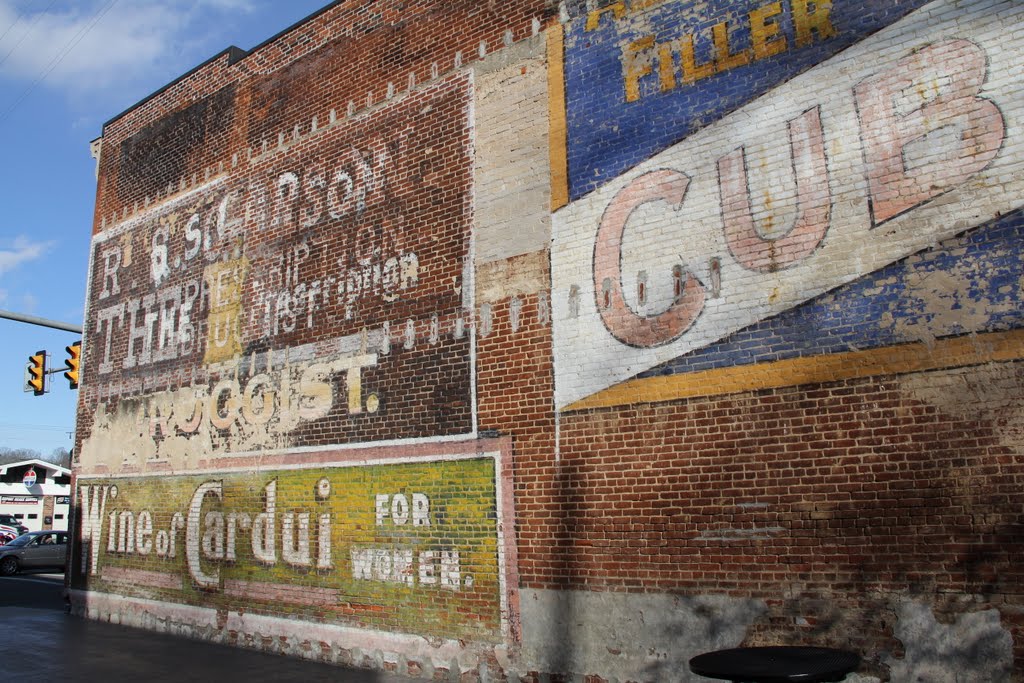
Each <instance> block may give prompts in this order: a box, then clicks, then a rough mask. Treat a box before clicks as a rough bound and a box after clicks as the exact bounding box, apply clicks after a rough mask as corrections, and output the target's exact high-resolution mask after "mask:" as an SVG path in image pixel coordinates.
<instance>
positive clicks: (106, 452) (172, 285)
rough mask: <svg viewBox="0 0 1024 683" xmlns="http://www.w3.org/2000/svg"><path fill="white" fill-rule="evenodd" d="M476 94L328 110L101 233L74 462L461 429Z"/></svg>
mask: <svg viewBox="0 0 1024 683" xmlns="http://www.w3.org/2000/svg"><path fill="white" fill-rule="evenodd" d="M468 87H469V86H468V82H467V78H466V77H465V76H456V77H451V78H448V79H443V80H440V81H438V82H437V83H436V84H433V85H431V86H429V87H425V88H422V89H420V90H418V91H417V92H415V93H413V94H410V95H409V96H408V97H404V98H402V99H401V100H400V101H396V102H395V103H393V104H387V105H385V106H383V107H382V108H381V109H379V110H377V111H375V112H374V113H373V116H372V117H352V118H349V117H341V118H339V117H336V116H335V114H334V112H333V111H332V113H331V116H330V117H329V118H328V119H327V120H324V121H323V122H322V123H320V124H319V125H318V124H317V123H316V122H315V121H314V124H313V130H312V131H309V130H307V131H306V134H304V135H303V136H302V137H301V138H300V137H299V136H298V135H297V133H296V136H294V137H288V136H285V135H283V134H282V135H281V136H280V137H279V138H278V139H277V140H274V141H273V144H267V143H266V142H265V144H264V147H263V148H262V150H261V149H256V150H255V152H254V151H253V150H250V156H251V158H239V155H238V154H236V155H234V156H233V157H232V160H231V164H230V166H229V167H225V165H224V164H222V165H221V166H220V167H218V168H214V169H213V173H212V174H209V169H208V175H209V177H208V178H204V179H200V180H199V181H198V182H195V184H194V185H193V186H190V187H189V188H187V189H183V190H182V191H181V192H179V193H178V194H176V195H173V196H171V197H170V198H169V199H168V200H167V201H164V202H161V204H160V205H159V208H153V209H151V210H146V207H145V206H142V207H141V208H140V211H139V213H138V214H137V215H134V216H132V217H129V218H127V219H126V220H124V221H122V222H121V223H119V224H117V225H114V226H110V227H109V228H108V229H106V230H105V231H103V232H101V233H99V235H98V236H97V237H96V238H95V240H94V246H93V257H92V260H93V276H92V280H91V294H90V301H91V302H92V304H91V308H90V312H89V320H88V327H89V332H90V335H91V337H90V343H91V344H90V349H89V354H90V355H89V362H88V363H87V364H86V366H85V369H86V372H87V373H88V376H87V378H86V381H85V382H83V387H84V388H85V390H86V391H88V393H89V395H90V396H91V397H92V398H93V399H94V401H85V402H83V406H85V407H86V409H87V410H93V406H95V407H94V410H95V412H94V413H92V414H90V415H89V416H88V418H87V419H85V420H82V424H83V425H85V426H86V431H87V433H86V435H85V440H84V442H83V444H82V456H83V458H84V459H85V460H86V461H88V462H91V463H98V464H105V465H107V466H108V467H110V468H111V469H119V468H122V467H124V466H126V465H127V466H135V467H148V466H156V467H159V466H161V465H164V466H166V465H170V466H172V467H175V468H180V467H189V466H193V467H194V466H195V464H196V462H195V459H196V458H197V457H199V455H202V456H203V457H210V456H216V455H224V454H230V453H239V452H251V451H267V450H274V449H284V448H292V447H325V446H329V445H335V444H349V443H363V442H380V441H396V440H399V441H400V440H408V439H422V438H433V437H446V436H453V435H467V434H471V433H472V432H473V429H474V423H473V401H472V395H473V380H472V353H471V347H472V336H473V328H472V325H471V324H469V323H467V318H466V316H467V312H468V311H471V310H472V287H470V286H467V283H466V277H467V276H466V272H465V268H466V267H467V265H466V264H467V263H468V259H469V255H470V248H471V242H470V194H469V187H470V182H471V170H472V162H471V157H470V140H469V128H468V126H469V120H468V117H469V104H468V99H469V95H468ZM193 180H195V179H193ZM174 190H176V188H174V187H172V188H170V191H172V192H173V191H174ZM146 203H148V200H147V202H146Z"/></svg>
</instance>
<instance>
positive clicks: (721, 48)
mask: <svg viewBox="0 0 1024 683" xmlns="http://www.w3.org/2000/svg"><path fill="white" fill-rule="evenodd" d="M711 31H712V35H713V36H714V40H715V65H716V67H717V69H718V70H719V71H728V70H729V69H735V68H736V67H738V66H745V65H747V64H749V63H750V50H743V51H742V52H737V53H736V54H732V53H731V52H730V51H729V25H728V23H727V22H724V21H723V22H720V23H717V24H715V25H714V27H713V28H712V29H711Z"/></svg>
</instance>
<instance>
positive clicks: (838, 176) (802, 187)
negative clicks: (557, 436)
mask: <svg viewBox="0 0 1024 683" xmlns="http://www.w3.org/2000/svg"><path fill="white" fill-rule="evenodd" d="M991 4H992V3H989V2H979V3H959V2H953V1H950V0H938V1H936V2H930V3H921V2H902V3H871V2H869V3H848V2H842V1H841V0H837V1H836V2H833V3H810V2H803V1H800V2H797V1H794V2H774V3H753V2H713V3H699V4H697V5H694V4H692V3H682V2H642V3H641V2H632V3H625V2H621V3H613V4H611V5H609V6H608V7H606V8H604V9H600V10H595V11H592V12H590V13H587V14H584V15H582V16H580V17H579V18H577V19H575V20H574V21H573V22H572V23H571V24H570V26H569V28H568V29H567V32H566V39H565V70H566V88H567V91H566V102H567V111H566V116H567V123H568V153H567V158H568V169H569V186H568V189H569V193H570V197H574V198H576V199H575V201H572V202H571V203H570V204H569V205H568V206H566V207H565V208H563V209H561V210H559V211H558V212H556V213H555V215H554V219H553V243H554V246H553V249H552V264H553V265H552V272H553V275H552V282H553V287H552V303H553V307H552V310H553V312H554V321H555V328H554V338H555V359H556V363H555V368H556V403H557V405H558V406H559V408H562V409H565V408H582V407H587V406H596V405H614V404H620V403H628V402H633V401H636V400H659V399H667V398H674V397H684V396H692V395H701V394H703V395H709V394H711V395H713V394H716V393H726V392H730V391H740V390H744V389H750V388H758V387H764V386H777V385H784V384H793V383H800V382H806V381H821V380H828V379H836V378H841V377H844V376H857V374H858V373H870V372H878V371H901V370H902V371H906V370H910V369H926V368H929V367H943V366H947V365H956V364H963V363H965V362H966V363H970V362H984V361H987V360H992V359H998V358H1007V357H1017V356H1019V350H1020V348H1021V344H1020V339H1019V337H1018V335H1017V333H1016V332H1015V330H1017V329H1018V328H1020V327H1022V325H1024V319H1022V316H1021V313H1020V310H1021V309H1020V306H1019V301H1020V283H1021V282H1022V281H1024V270H1022V268H1021V265H1020V263H1021V259H1020V256H1021V250H1020V240H1019V234H1020V231H1021V229H1022V227H1024V222H1022V220H1021V218H1020V214H1019V212H1018V209H1019V208H1020V206H1021V204H1022V203H1024V201H1022V200H1021V197H1022V196H1024V192H1022V190H1024V186H1022V185H1021V181H1020V180H1019V178H1020V177H1021V173H1020V171H1021V154H1020V153H1019V151H1018V150H1019V147H1018V145H1019V144H1020V142H1021V140H1022V133H1021V127H1020V126H1021V117H1022V115H1024V101H1022V100H1021V98H1020V96H1019V82H1018V81H1017V79H1015V78H1014V76H1013V74H1014V66H1013V65H1014V64H1017V63H1019V61H1020V60H1021V59H1022V57H1024V49H1022V47H1021V44H1020V41H1019V40H1014V39H1013V38H1012V36H1009V35H1007V33H1006V32H1005V30H1004V26H1005V25H1007V24H1015V23H1018V22H1020V21H1021V20H1022V17H1021V13H1022V10H1021V9H1020V8H1018V7H1005V5H1004V6H1003V9H1002V11H1001V12H996V11H995V10H994V9H993V8H992V7H991V6H990V5H991ZM876 5H877V6H876ZM882 5H884V6H885V7H884V8H883V7H882ZM598 74H604V76H605V77H598ZM613 74H614V76H615V78H612V75H613ZM584 81H585V83H586V86H585V87H584ZM712 94H714V97H711V95H712ZM720 95H721V97H720ZM593 98H598V99H599V100H600V101H601V102H603V103H604V104H603V105H602V106H597V107H595V106H594V101H595V100H594V99H593ZM595 116H600V117H601V118H600V119H596V118H594V117H595ZM638 126H639V127H642V128H643V131H644V132H643V133H641V132H640V130H639V128H638ZM583 131H589V132H586V133H584V132H583ZM593 135H601V136H602V142H601V144H591V143H592V142H593V141H592V140H590V138H589V137H588V136H593ZM639 140H645V141H646V142H645V143H644V145H640V144H637V141H639ZM963 335H985V336H981V337H977V338H976V339H975V338H974V337H972V338H971V340H969V341H968V340H962V339H961V337H962V336H963Z"/></svg>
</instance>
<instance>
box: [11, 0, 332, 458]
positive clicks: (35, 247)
mask: <svg viewBox="0 0 1024 683" xmlns="http://www.w3.org/2000/svg"><path fill="white" fill-rule="evenodd" d="M326 4H328V2H327V0H287V1H282V0H194V1H192V2H185V1H184V0H0V132H2V137H0V150H2V152H0V153H2V157H3V161H2V163H0V200H2V207H3V210H2V213H0V310H5V311H13V312H16V313H21V314H24V315H32V316H37V317H41V318H47V319H51V320H58V321H61V322H66V323H71V324H75V325H81V324H82V313H83V308H84V305H85V280H86V270H87V268H88V259H89V240H90V236H91V232H92V212H93V205H94V202H95V191H96V178H95V162H94V161H93V159H92V158H91V157H90V154H89V143H90V141H92V140H94V139H95V138H97V137H99V136H100V135H101V134H102V126H103V123H104V122H105V121H107V120H109V119H110V118H112V117H113V116H115V115H116V114H118V113H120V112H121V111H123V110H125V109H127V108H129V107H131V106H132V105H133V104H135V103H136V102H138V101H139V100H141V99H142V98H144V97H146V96H147V95H149V94H150V93H152V92H153V91H155V90H157V89H159V88H161V87H162V86H164V85H166V84H167V83H169V82H170V81H172V80H174V79H175V78H177V77H178V76H180V75H181V74H183V73H185V72H186V71H188V70H189V69H191V68H192V67H194V66H196V65H198V64H200V63H201V62H204V61H205V60H207V59H209V58H210V57H212V56H213V55H214V54H216V53H217V52H220V51H221V50H223V49H224V48H226V47H228V46H229V45H235V46H237V47H240V48H242V49H245V50H247V49H250V48H252V47H255V46H256V45H258V44H259V43H261V42H263V41H264V40H266V39H267V38H270V37H271V36H273V35H274V34H276V33H278V32H279V31H281V30H283V29H285V28H287V27H289V26H291V25H292V24H294V23H295V22H297V21H299V20H301V19H303V18H305V17H306V16H308V15H310V14H312V13H313V12H315V11H317V10H318V9H320V8H321V7H323V6H324V5H326ZM78 338H79V336H78V335H76V334H74V333H71V332H61V331H57V330H51V329H47V328H43V327H37V326H34V325H27V324H24V323H18V322H13V321H10V320H0V406H2V407H0V448H3V447H7V448H31V449H34V450H37V451H39V452H40V453H42V454H43V455H46V454H49V453H51V452H52V451H53V450H54V449H57V448H62V447H63V448H71V446H72V445H73V441H72V438H71V432H73V430H74V422H75V404H76V401H77V398H78V392H77V391H72V390H70V389H69V388H68V385H67V380H65V379H64V377H63V375H62V374H56V375H53V376H51V377H50V380H51V385H50V387H51V389H50V392H49V393H47V394H46V395H45V396H34V395H32V394H31V393H24V392H23V391H22V387H23V385H24V373H25V364H26V361H27V359H28V356H29V355H30V354H31V353H34V352H35V351H38V350H40V349H45V350H46V351H48V352H49V353H50V355H51V358H50V363H51V366H52V367H57V366H60V367H61V368H63V366H64V357H65V355H66V354H65V352H64V347H65V346H67V345H68V344H70V343H72V342H73V341H75V340H77V339H78Z"/></svg>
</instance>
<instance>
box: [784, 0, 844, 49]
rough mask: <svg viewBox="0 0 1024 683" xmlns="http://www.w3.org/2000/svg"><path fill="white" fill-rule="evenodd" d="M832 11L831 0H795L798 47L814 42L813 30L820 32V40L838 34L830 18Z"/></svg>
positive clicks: (794, 16)
mask: <svg viewBox="0 0 1024 683" xmlns="http://www.w3.org/2000/svg"><path fill="white" fill-rule="evenodd" d="M831 12H832V2H831V0H793V23H794V24H795V28H796V45H797V47H805V46H807V45H810V44H811V43H812V42H814V38H813V36H811V32H812V31H813V32H814V33H817V34H818V40H825V39H827V38H831V37H832V36H834V35H836V27H835V26H833V25H832V20H831V19H830V18H829V14H830V13H831Z"/></svg>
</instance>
